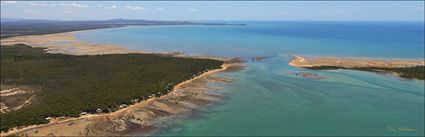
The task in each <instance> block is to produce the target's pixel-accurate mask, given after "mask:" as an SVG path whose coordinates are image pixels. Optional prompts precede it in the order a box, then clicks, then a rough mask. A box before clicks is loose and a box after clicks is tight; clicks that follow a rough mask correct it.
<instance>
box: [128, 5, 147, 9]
mask: <svg viewBox="0 0 425 137" xmlns="http://www.w3.org/2000/svg"><path fill="white" fill-rule="evenodd" d="M124 7H125V8H127V9H130V10H143V9H144V8H143V7H138V6H130V5H125V6H124Z"/></svg>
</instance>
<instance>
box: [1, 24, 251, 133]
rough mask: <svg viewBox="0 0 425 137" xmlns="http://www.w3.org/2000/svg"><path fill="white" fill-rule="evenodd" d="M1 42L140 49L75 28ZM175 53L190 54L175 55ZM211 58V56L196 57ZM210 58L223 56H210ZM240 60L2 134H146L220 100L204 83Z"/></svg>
mask: <svg viewBox="0 0 425 137" xmlns="http://www.w3.org/2000/svg"><path fill="white" fill-rule="evenodd" d="M1 44H2V46H7V45H13V44H26V45H29V46H32V47H45V48H46V51H47V52H49V53H63V54H71V55H97V54H126V53H142V52H141V51H134V50H129V49H125V48H121V47H119V46H115V45H98V44H94V43H87V42H84V41H79V40H77V39H75V32H67V33H58V34H47V35H33V36H20V37H12V38H6V39H2V40H1ZM175 56H176V57H190V56H185V55H175ZM195 58H210V57H195ZM210 59H218V60H225V59H226V58H220V57H212V58H210ZM243 67H244V66H243V64H242V63H225V64H223V65H222V66H221V68H220V69H215V70H210V71H208V72H205V73H203V74H201V75H199V76H197V77H195V78H193V79H190V80H187V81H184V82H182V83H180V84H178V85H176V86H175V87H174V88H173V91H172V92H170V93H168V94H166V95H163V96H161V97H152V98H149V99H147V100H145V101H142V102H140V103H136V104H133V105H130V106H128V107H126V108H122V109H120V110H118V111H115V112H113V113H102V114H87V115H84V116H80V117H77V118H52V119H51V122H50V123H48V124H42V125H32V126H27V127H24V128H21V129H17V128H15V129H12V130H10V131H9V132H6V133H1V134H0V135H1V136H8V135H23V136H52V135H53V136H122V135H132V134H134V133H137V134H138V135H140V134H143V135H149V134H152V133H155V131H158V130H160V129H162V128H167V127H168V126H169V125H170V122H171V121H172V120H173V119H175V118H178V117H179V118H180V117H188V116H190V115H191V114H192V113H195V112H196V111H197V110H199V109H202V108H203V107H205V106H207V105H209V104H214V103H215V102H217V101H219V100H221V99H222V98H223V97H222V95H221V94H220V93H219V92H217V88H216V87H210V86H208V85H207V83H217V82H218V83H227V82H231V81H232V79H229V78H224V77H219V76H215V75H214V74H216V73H219V72H223V71H227V70H228V69H230V68H231V69H235V68H243Z"/></svg>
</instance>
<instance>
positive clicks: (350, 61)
mask: <svg viewBox="0 0 425 137" xmlns="http://www.w3.org/2000/svg"><path fill="white" fill-rule="evenodd" d="M289 65H291V66H295V67H315V66H335V67H345V68H354V67H383V68H395V67H409V66H421V65H422V66H423V65H425V61H424V60H423V59H422V60H419V59H418V60H379V59H366V58H331V57H301V56H294V59H292V60H291V61H290V62H289Z"/></svg>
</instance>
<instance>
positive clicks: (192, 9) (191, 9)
mask: <svg viewBox="0 0 425 137" xmlns="http://www.w3.org/2000/svg"><path fill="white" fill-rule="evenodd" d="M189 10H190V11H192V12H195V11H197V10H196V9H194V8H190V9H189Z"/></svg>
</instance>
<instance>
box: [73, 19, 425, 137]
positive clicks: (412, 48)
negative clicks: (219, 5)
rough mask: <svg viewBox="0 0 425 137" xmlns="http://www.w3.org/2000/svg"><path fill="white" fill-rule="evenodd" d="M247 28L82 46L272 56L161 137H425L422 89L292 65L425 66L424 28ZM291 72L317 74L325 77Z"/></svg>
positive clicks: (165, 32) (90, 37)
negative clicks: (360, 61) (298, 60)
mask: <svg viewBox="0 0 425 137" xmlns="http://www.w3.org/2000/svg"><path fill="white" fill-rule="evenodd" d="M243 23H247V24H248V25H247V26H162V27H127V28H114V29H103V30H91V31H85V32H80V33H78V34H77V38H79V39H82V40H86V41H90V42H96V43H108V44H117V45H122V46H125V47H127V48H131V49H139V50H144V51H150V52H163V51H183V52H185V53H186V54H192V55H219V56H228V57H236V56H240V57H252V56H267V57H270V58H267V59H265V60H263V61H249V62H247V68H246V69H244V70H242V71H239V72H228V73H221V74H219V75H221V76H224V77H230V78H235V79H237V81H236V82H234V83H230V84H224V85H221V86H224V87H225V88H224V89H223V93H224V94H225V95H226V97H227V99H225V100H224V101H223V103H220V105H217V106H214V107H212V108H210V109H208V110H207V112H203V113H201V114H199V115H200V116H198V117H196V118H192V119H185V120H180V121H177V122H175V124H174V126H173V128H171V129H168V130H166V131H163V132H161V133H159V134H158V135H424V81H419V80H402V79H399V78H396V77H392V76H386V75H382V74H376V73H370V72H361V71H351V70H332V71H313V70H306V69H300V68H295V67H291V66H288V65H287V64H288V61H289V60H290V59H291V55H292V54H297V55H308V56H337V57H374V58H424V38H423V37H424V31H423V30H424V26H423V24H421V23H415V22H243ZM291 72H313V73H316V74H319V75H320V76H323V77H325V79H319V80H314V79H304V78H300V77H297V76H294V75H293V74H291ZM397 128H408V129H415V130H414V131H410V132H408V131H406V130H403V129H397Z"/></svg>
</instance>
